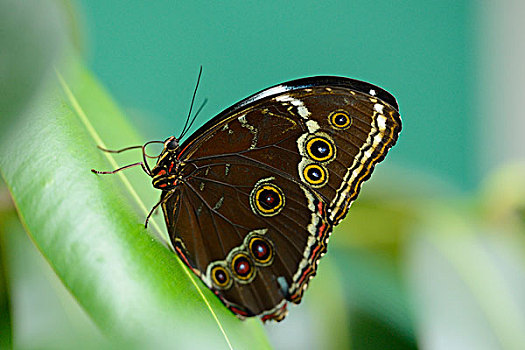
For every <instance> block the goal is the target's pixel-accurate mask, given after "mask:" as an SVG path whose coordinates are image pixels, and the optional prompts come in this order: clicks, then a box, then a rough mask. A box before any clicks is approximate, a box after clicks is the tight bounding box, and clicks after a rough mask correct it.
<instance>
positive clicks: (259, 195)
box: [250, 182, 285, 216]
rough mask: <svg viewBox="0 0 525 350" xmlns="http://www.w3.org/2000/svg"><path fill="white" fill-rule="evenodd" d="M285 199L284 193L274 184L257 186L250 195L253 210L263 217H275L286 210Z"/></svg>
mask: <svg viewBox="0 0 525 350" xmlns="http://www.w3.org/2000/svg"><path fill="white" fill-rule="evenodd" d="M284 204H285V197H284V193H283V191H282V190H281V189H280V188H279V187H277V185H275V184H272V183H264V182H263V183H260V184H256V186H255V188H254V189H253V190H252V192H251V193H250V205H251V207H252V210H253V211H254V212H256V213H257V214H260V215H262V216H274V215H277V214H279V213H280V212H281V210H282V209H283V208H284Z"/></svg>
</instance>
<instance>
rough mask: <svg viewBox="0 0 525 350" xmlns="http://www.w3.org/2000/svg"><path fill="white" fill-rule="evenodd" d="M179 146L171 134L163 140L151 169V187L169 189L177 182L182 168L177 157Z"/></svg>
mask: <svg viewBox="0 0 525 350" xmlns="http://www.w3.org/2000/svg"><path fill="white" fill-rule="evenodd" d="M179 148H180V147H179V142H178V139H177V138H175V137H173V136H172V137H170V138H168V139H167V140H166V141H165V142H164V149H163V150H162V152H161V154H160V155H159V159H158V160H157V164H156V165H155V166H154V167H153V169H151V177H152V183H153V187H155V188H157V189H159V190H163V191H169V190H171V189H173V188H174V187H176V186H177V185H178V184H179V182H180V180H181V174H180V169H181V168H182V162H181V161H180V160H179V159H177V154H178V153H179Z"/></svg>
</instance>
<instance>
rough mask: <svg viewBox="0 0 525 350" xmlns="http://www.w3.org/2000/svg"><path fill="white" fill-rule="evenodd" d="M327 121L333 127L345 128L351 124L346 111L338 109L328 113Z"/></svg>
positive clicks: (350, 118)
mask: <svg viewBox="0 0 525 350" xmlns="http://www.w3.org/2000/svg"><path fill="white" fill-rule="evenodd" d="M328 122H329V123H330V125H331V126H332V127H333V128H335V129H339V130H346V129H348V128H349V127H350V126H351V125H352V117H350V116H349V115H348V112H347V111H345V110H342V109H340V110H337V111H334V112H332V113H330V115H329V116H328Z"/></svg>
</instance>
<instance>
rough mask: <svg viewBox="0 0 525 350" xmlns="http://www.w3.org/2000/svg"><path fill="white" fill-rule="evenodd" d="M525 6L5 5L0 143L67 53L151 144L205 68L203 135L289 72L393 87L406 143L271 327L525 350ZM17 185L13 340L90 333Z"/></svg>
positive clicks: (5, 255) (0, 7)
mask: <svg viewBox="0 0 525 350" xmlns="http://www.w3.org/2000/svg"><path fill="white" fill-rule="evenodd" d="M524 13H525V4H524V3H523V2H521V1H518V0H505V1H499V2H490V1H478V2H474V1H457V0H456V1H451V0H444V1H427V2H421V1H405V2H392V1H375V2H370V1H347V2H342V1H341V2H318V1H301V2H291V3H287V2H283V1H279V2H276V1H275V2H274V1H265V2H246V1H227V2H208V1H187V2H174V1H167V0H163V1H155V2H146V1H138V0H130V1H126V2H123V1H103V2H102V1H88V0H77V1H71V2H68V1H58V0H57V1H53V0H34V1H27V2H23V3H21V2H17V1H10V0H0V21H1V22H2V23H1V24H0V29H2V27H3V30H0V74H1V76H0V94H1V95H2V96H0V113H1V114H0V117H1V118H2V125H1V129H2V130H1V131H0V137H6V135H7V134H8V133H9V128H10V127H12V126H13V125H16V124H17V123H21V122H27V120H25V121H20V120H19V118H18V115H20V114H21V113H22V112H21V111H24V108H25V106H26V105H27V104H28V103H30V101H31V100H32V99H34V98H35V96H38V94H39V93H40V89H42V87H44V86H46V85H45V81H46V80H49V79H53V76H54V74H55V71H54V70H55V68H56V67H59V68H58V69H60V67H61V66H60V64H61V62H63V61H64V57H67V56H75V57H80V61H81V64H83V65H85V66H86V67H87V68H88V70H89V71H90V72H91V73H92V74H93V76H94V77H96V79H98V80H99V82H100V83H101V84H102V85H103V86H104V87H105V90H106V93H107V95H108V96H111V97H112V98H113V99H114V100H115V101H116V102H117V104H118V106H119V107H120V109H121V110H122V111H123V112H124V114H125V115H126V117H127V119H128V121H129V123H130V124H131V125H133V126H134V127H135V129H136V130H139V131H140V136H141V137H142V138H143V140H144V141H146V140H163V139H165V138H166V137H168V136H170V135H177V134H178V133H179V132H180V130H181V127H182V124H183V122H184V120H185V118H186V114H187V110H188V108H189V103H190V101H191V95H192V93H193V89H194V85H195V81H196V77H197V74H198V69H199V66H200V65H202V66H203V68H204V72H203V76H202V80H201V84H200V86H199V91H198V95H197V104H199V103H200V102H201V101H203V100H204V99H205V98H207V99H208V103H207V104H206V106H205V107H204V109H203V111H202V112H201V114H200V117H199V119H198V120H197V122H196V123H195V124H196V125H195V126H194V127H193V130H195V129H196V128H198V127H199V126H200V125H202V124H203V123H204V122H205V121H207V120H209V119H210V118H212V117H213V116H214V115H216V114H217V113H219V112H220V111H221V110H223V109H225V108H226V107H228V106H230V105H231V104H233V103H235V102H237V101H239V100H240V99H242V98H244V97H246V96H248V95H250V94H252V93H254V92H256V91H259V90H261V89H263V88H265V87H268V86H271V85H274V84H277V83H280V82H283V81H287V80H291V79H295V78H300V77H305V76H312V75H342V76H348V77H351V78H355V79H360V80H365V81H368V82H371V83H373V84H376V85H378V86H381V87H383V88H384V89H386V90H387V91H389V92H391V93H392V94H393V95H394V96H395V97H396V98H397V100H398V103H399V106H400V113H401V117H402V120H403V131H402V133H401V135H400V138H399V141H398V144H397V145H396V146H395V147H394V148H393V149H392V150H391V151H390V154H389V156H388V157H387V159H386V160H385V162H384V163H383V164H381V165H380V166H378V167H377V169H376V171H375V173H374V176H373V177H372V179H371V180H370V181H369V182H368V183H366V184H365V185H364V187H363V191H362V193H361V196H360V198H359V200H358V201H357V202H356V203H355V204H354V205H353V207H352V210H351V211H350V214H349V215H348V217H347V219H346V220H345V221H344V222H343V223H342V224H341V225H340V226H338V227H337V228H336V229H335V230H334V234H333V236H332V239H331V241H330V243H331V245H330V247H329V253H328V254H327V256H326V257H325V258H323V260H322V262H321V264H320V267H319V273H318V276H317V277H316V278H315V279H314V280H313V282H312V283H311V287H310V288H309V290H308V292H307V293H306V294H305V298H304V300H303V303H302V304H301V305H300V306H298V307H291V312H290V314H289V316H288V317H287V319H286V320H285V321H284V322H281V323H279V324H270V325H265V332H266V334H267V337H268V339H269V342H270V344H272V346H273V347H275V348H278V349H298V348H301V349H320V348H323V349H348V348H351V349H416V348H423V349H522V348H525V274H524V273H525V244H524V243H525V241H524V234H525V137H524V136H523V130H525V118H524V113H523V108H522V106H521V102H522V99H523V96H525V84H524V83H523V82H524V81H525V65H524V64H523V62H525V44H524V42H523V40H521V35H520V33H523V32H525V25H524V24H523V21H522V17H523V14H524ZM111 127H112V125H111V124H108V125H107V128H111ZM29 137H30V135H29ZM104 141H105V142H106V145H108V146H109V147H114V148H118V147H121V146H127V144H124V145H123V144H114V143H113V142H112V140H104ZM2 153H4V150H2ZM89 166H90V165H87V167H89ZM145 180H146V181H149V180H148V179H145ZM13 186H15V185H14V184H10V185H9V186H8V187H9V188H12V187H13ZM8 187H6V186H2V187H1V188H2V190H1V195H0V219H1V220H2V221H1V225H0V230H1V232H0V233H1V235H2V239H1V241H0V242H1V243H2V248H3V249H2V260H1V262H2V269H1V271H2V275H1V276H0V277H1V278H0V279H1V280H2V281H3V282H2V285H3V286H4V288H3V289H2V293H3V294H2V303H3V304H2V306H1V310H0V312H1V313H2V315H3V316H2V324H1V325H0V326H1V327H2V329H0V338H2V339H0V347H1V346H2V344H3V345H5V346H7V347H9V346H11V345H14V347H15V348H20V349H33V348H62V347H64V348H66V347H67V346H68V345H67V344H78V343H79V341H80V340H82V341H84V340H85V339H92V338H93V337H92V334H93V333H97V331H96V329H95V328H96V327H95V326H94V325H93V324H92V322H91V321H90V320H89V316H87V314H86V313H85V311H84V310H82V308H81V307H80V306H79V305H78V304H77V303H76V301H75V298H74V297H73V296H72V295H71V294H69V293H68V292H67V289H66V288H64V286H63V285H62V283H61V282H60V279H61V277H60V276H58V277H57V276H56V275H55V273H54V272H53V270H52V269H51V268H50V267H49V265H48V264H47V262H46V257H45V256H43V255H41V254H40V253H39V252H38V250H37V249H36V248H35V247H34V246H33V244H32V243H31V241H30V240H29V238H28V237H27V235H25V234H24V232H23V230H24V229H23V227H22V226H21V225H20V223H18V219H17V216H16V213H15V209H14V207H13V204H12V202H11V199H10V195H9V190H8ZM152 191H153V189H152ZM88 314H89V312H88ZM75 325H76V326H75ZM78 325H81V326H78ZM196 336H198V333H196ZM87 344H88V345H86V346H87V347H90V343H87Z"/></svg>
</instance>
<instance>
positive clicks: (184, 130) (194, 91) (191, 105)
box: [178, 66, 202, 140]
mask: <svg viewBox="0 0 525 350" xmlns="http://www.w3.org/2000/svg"><path fill="white" fill-rule="evenodd" d="M201 75H202V66H201V68H200V70H199V77H198V78H197V84H195V90H193V97H192V98H191V104H190V111H189V112H188V117H187V118H186V123H184V127H183V128H182V132H181V134H180V136H179V138H178V139H179V140H180V138H181V137H182V136H184V133H185V132H186V131H187V129H186V126H187V125H188V121H189V120H190V116H191V110H192V109H193V103H194V102H195V96H196V95H197V88H198V87H199V83H200V81H201Z"/></svg>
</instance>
